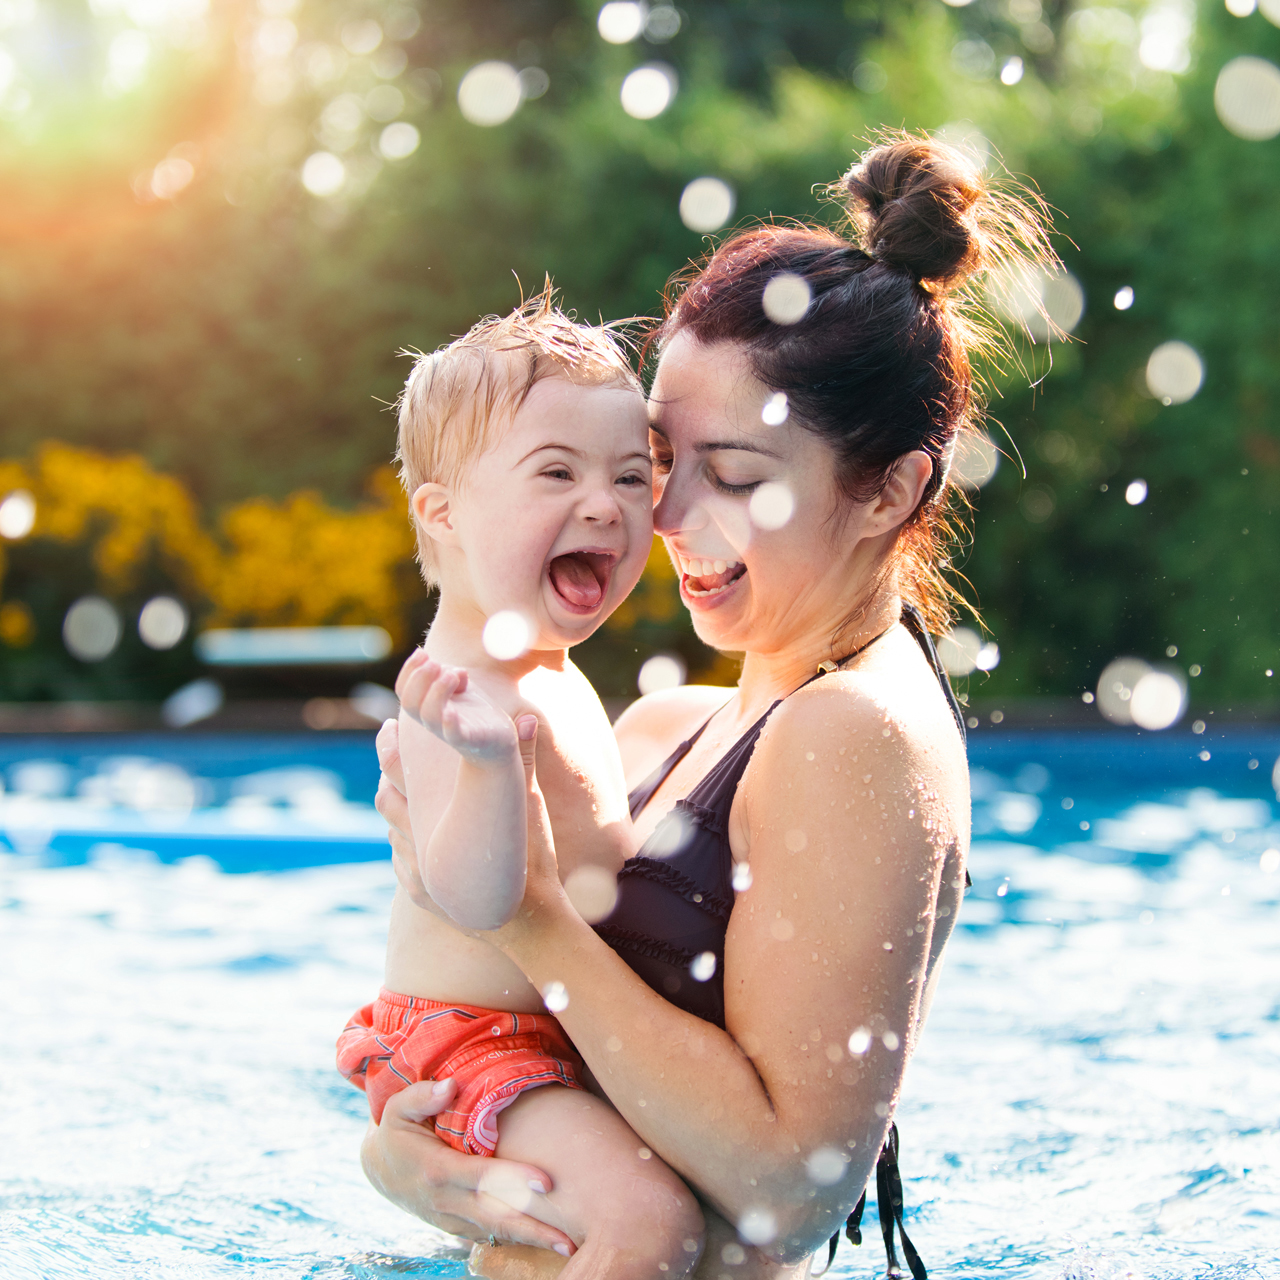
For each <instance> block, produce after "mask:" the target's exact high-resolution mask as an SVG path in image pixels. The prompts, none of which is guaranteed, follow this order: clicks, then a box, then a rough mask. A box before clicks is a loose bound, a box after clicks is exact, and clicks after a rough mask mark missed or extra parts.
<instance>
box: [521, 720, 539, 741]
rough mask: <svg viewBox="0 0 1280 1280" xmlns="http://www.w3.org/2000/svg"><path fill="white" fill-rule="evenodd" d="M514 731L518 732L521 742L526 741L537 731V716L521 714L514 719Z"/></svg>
mask: <svg viewBox="0 0 1280 1280" xmlns="http://www.w3.org/2000/svg"><path fill="white" fill-rule="evenodd" d="M516 732H517V733H519V735H520V741H521V742H528V741H529V739H530V738H532V737H533V735H534V734H535V733H537V732H538V717H537V716H521V717H520V719H519V720H517V721H516Z"/></svg>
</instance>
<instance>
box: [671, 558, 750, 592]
mask: <svg viewBox="0 0 1280 1280" xmlns="http://www.w3.org/2000/svg"><path fill="white" fill-rule="evenodd" d="M679 560H680V571H681V573H683V574H684V576H685V578H686V582H685V586H684V589H685V590H686V591H687V592H688V593H689V594H690V595H691V596H714V595H718V594H719V593H720V592H721V591H724V590H726V589H727V588H728V587H730V586H732V585H733V583H734V582H736V581H737V579H738V578H739V577H741V574H739V573H738V570H739V569H741V568H742V561H741V560H701V559H686V558H685V557H684V556H680V557H679ZM725 575H728V576H727V577H726V576H725ZM716 578H720V579H722V581H719V582H711V583H708V584H707V586H706V587H705V588H704V589H699V588H697V587H694V586H693V585H692V582H691V581H689V580H690V579H696V580H698V581H699V582H703V581H705V580H706V579H716Z"/></svg>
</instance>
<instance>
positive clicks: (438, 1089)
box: [431, 1076, 453, 1098]
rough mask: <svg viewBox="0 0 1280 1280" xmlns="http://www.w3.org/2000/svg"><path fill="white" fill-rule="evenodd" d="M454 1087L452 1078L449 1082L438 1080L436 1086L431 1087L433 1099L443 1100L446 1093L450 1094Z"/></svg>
mask: <svg viewBox="0 0 1280 1280" xmlns="http://www.w3.org/2000/svg"><path fill="white" fill-rule="evenodd" d="M452 1087H453V1077H452V1076H450V1077H449V1078H448V1079H447V1080H437V1081H436V1082H435V1084H433V1085H432V1086H431V1096H432V1097H433V1098H442V1097H444V1095H445V1094H446V1093H448V1092H449V1090H450V1089H451V1088H452Z"/></svg>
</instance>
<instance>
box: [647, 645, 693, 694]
mask: <svg viewBox="0 0 1280 1280" xmlns="http://www.w3.org/2000/svg"><path fill="white" fill-rule="evenodd" d="M684 677H685V665H684V659H683V658H681V657H680V656H679V655H678V654H674V653H655V654H654V655H653V657H651V658H646V659H645V661H644V663H643V664H642V665H641V667H640V674H639V675H638V676H637V677H636V686H637V688H639V690H640V692H641V693H642V694H647V693H658V692H659V691H660V690H662V689H678V688H679V687H680V686H681V685H682V684H684Z"/></svg>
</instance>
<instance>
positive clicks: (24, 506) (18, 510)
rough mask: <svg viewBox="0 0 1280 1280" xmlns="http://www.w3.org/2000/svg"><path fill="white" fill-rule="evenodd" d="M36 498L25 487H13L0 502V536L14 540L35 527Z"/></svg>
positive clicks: (23, 536)
mask: <svg viewBox="0 0 1280 1280" xmlns="http://www.w3.org/2000/svg"><path fill="white" fill-rule="evenodd" d="M35 523H36V500H35V498H34V497H33V496H32V495H31V494H30V493H28V492H27V490H25V489H15V490H14V491H13V492H12V493H11V494H9V495H8V496H7V497H6V498H5V500H4V501H3V502H0V538H8V539H9V540H10V541H11V542H16V541H17V540H18V539H19V538H25V537H26V536H27V534H29V533H30V532H31V530H32V529H33V528H34V527H35Z"/></svg>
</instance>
